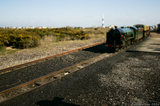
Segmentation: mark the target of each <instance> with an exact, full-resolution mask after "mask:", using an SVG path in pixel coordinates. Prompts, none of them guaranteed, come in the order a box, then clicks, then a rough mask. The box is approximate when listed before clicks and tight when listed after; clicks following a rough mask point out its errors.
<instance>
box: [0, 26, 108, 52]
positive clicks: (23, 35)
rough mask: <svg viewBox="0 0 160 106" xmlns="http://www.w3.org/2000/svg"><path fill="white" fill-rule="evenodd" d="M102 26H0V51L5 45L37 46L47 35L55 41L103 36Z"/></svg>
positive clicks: (19, 47)
mask: <svg viewBox="0 0 160 106" xmlns="http://www.w3.org/2000/svg"><path fill="white" fill-rule="evenodd" d="M106 31H107V29H104V28H72V27H64V28H34V29H33V28H20V29H19V28H0V52H1V51H5V48H6V47H11V48H15V49H24V48H32V47H37V46H38V45H39V44H40V41H41V40H43V39H44V38H46V37H47V36H48V37H49V36H53V38H54V39H55V40H54V41H55V42H59V41H69V40H85V39H89V38H92V37H94V38H95V36H104V35H105V33H106Z"/></svg>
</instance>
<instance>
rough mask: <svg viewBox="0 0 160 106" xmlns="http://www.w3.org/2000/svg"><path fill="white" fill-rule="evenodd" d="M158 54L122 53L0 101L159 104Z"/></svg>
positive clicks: (27, 105) (36, 105)
mask: <svg viewBox="0 0 160 106" xmlns="http://www.w3.org/2000/svg"><path fill="white" fill-rule="evenodd" d="M159 60H160V55H159V54H158V53H144V52H123V53H120V54H118V55H116V56H113V57H110V58H105V59H103V60H102V61H100V62H97V63H95V64H93V65H90V66H88V67H86V68H84V69H82V70H80V71H78V72H75V73H73V74H70V75H68V76H66V77H63V78H62V79H60V80H57V81H54V82H52V83H49V84H47V85H45V86H42V87H40V88H38V89H35V90H33V91H31V92H28V93H26V94H23V95H20V96H18V97H16V98H13V99H11V100H9V101H6V102H4V103H3V104H1V105H2V106H10V105H16V106H18V105H19V106H22V105H23V106H45V105H48V106H52V105H56V106H57V105H61V106H65V105H72V106H74V105H75V106H76V105H84V106H93V105H94V106H102V105H160V99H159V98H160V89H159V88H160V77H159V76H160V65H159V64H160V62H159Z"/></svg>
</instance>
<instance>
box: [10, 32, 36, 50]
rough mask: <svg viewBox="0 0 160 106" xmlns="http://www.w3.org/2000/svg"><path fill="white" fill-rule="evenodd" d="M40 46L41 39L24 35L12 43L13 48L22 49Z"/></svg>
mask: <svg viewBox="0 0 160 106" xmlns="http://www.w3.org/2000/svg"><path fill="white" fill-rule="evenodd" d="M38 44H39V38H38V37H37V36H31V35H22V34H19V35H17V36H16V37H15V39H14V40H13V42H12V45H13V47H15V48H20V49H23V48H31V47H36V46H38Z"/></svg>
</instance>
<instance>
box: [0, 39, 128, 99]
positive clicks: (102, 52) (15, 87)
mask: <svg viewBox="0 0 160 106" xmlns="http://www.w3.org/2000/svg"><path fill="white" fill-rule="evenodd" d="M104 43H105V42H100V43H96V44H94V45H89V46H85V47H82V48H78V49H76V50H72V51H68V52H64V53H61V54H58V55H54V56H50V57H46V58H43V59H40V60H36V61H33V62H29V63H26V64H21V65H17V66H14V67H10V68H7V69H4V70H2V71H3V73H1V75H0V78H2V79H3V76H5V75H6V77H7V74H10V73H13V74H12V75H16V74H15V73H17V72H21V73H24V70H25V68H28V67H29V69H28V70H30V69H32V68H35V67H36V65H38V64H39V65H40V66H41V65H42V64H41V63H45V62H48V61H50V60H51V61H52V60H55V59H57V58H59V57H62V56H71V55H70V54H72V56H73V55H78V53H80V54H79V55H78V57H79V56H80V55H83V58H85V59H82V60H81V61H77V60H76V62H73V63H72V64H70V65H64V67H61V68H59V69H56V70H54V71H53V70H52V69H53V68H51V69H50V68H48V69H46V70H51V71H49V72H48V73H45V74H44V73H42V74H41V75H39V76H36V77H35V76H34V75H33V74H31V73H30V76H34V77H32V78H31V79H27V80H25V81H20V82H18V81H19V78H17V77H16V78H15V79H16V81H15V82H16V83H10V84H8V86H7V87H4V88H2V89H1V87H0V90H1V91H0V102H4V101H7V100H9V99H11V98H14V97H16V96H19V95H22V94H24V93H26V92H29V91H31V90H33V89H36V88H39V87H41V86H43V85H45V84H48V83H50V82H53V81H55V80H57V79H60V78H62V77H64V76H66V75H68V74H71V73H73V72H76V71H78V70H80V69H82V68H84V67H87V66H89V65H91V64H94V63H96V62H98V61H101V60H103V59H104V58H107V57H110V56H113V55H117V54H119V53H121V52H124V51H126V50H127V48H125V49H122V50H120V51H119V52H116V53H106V52H107V51H106V48H105V44H104ZM100 47H101V48H100ZM77 51H79V52H77ZM83 52H86V54H85V55H84V54H83ZM88 52H90V53H88ZM67 54H68V55H67ZM91 54H92V56H89V55H91ZM63 58H64V57H63ZM80 58H81V57H80ZM69 59H70V58H69ZM78 59H79V58H78ZM59 62H61V60H60V61H59ZM70 62H71V61H69V63H70ZM46 64H48V63H46ZM61 64H62V63H61ZM58 65H60V64H58ZM44 67H47V66H46V65H45V64H44ZM55 67H57V65H56V66H55ZM35 69H37V68H35ZM11 70H12V71H11ZM43 71H45V70H43ZM32 72H34V70H32ZM36 74H37V73H36ZM1 76H2V77H1ZM13 77H14V76H13ZM28 77H29V76H28ZM23 78H24V79H25V77H24V76H22V79H21V80H23ZM11 80H12V79H11ZM11 80H10V81H11ZM0 81H1V82H9V80H8V81H4V80H0ZM17 82H18V83H17ZM1 85H2V84H1ZM3 85H5V83H3ZM6 85H7V84H6Z"/></svg>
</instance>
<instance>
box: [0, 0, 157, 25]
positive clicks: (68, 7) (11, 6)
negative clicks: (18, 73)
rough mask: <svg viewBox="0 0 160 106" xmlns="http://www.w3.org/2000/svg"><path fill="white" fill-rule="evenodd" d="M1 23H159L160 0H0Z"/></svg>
mask: <svg viewBox="0 0 160 106" xmlns="http://www.w3.org/2000/svg"><path fill="white" fill-rule="evenodd" d="M0 14H1V15H0V26H15V27H20V26H50V27H51V26H52V27H63V26H77V27H78V26H81V27H94V26H101V17H102V14H104V17H105V26H109V25H112V24H114V25H121V26H123V25H134V24H140V23H141V24H147V25H155V24H158V23H160V0H0Z"/></svg>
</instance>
